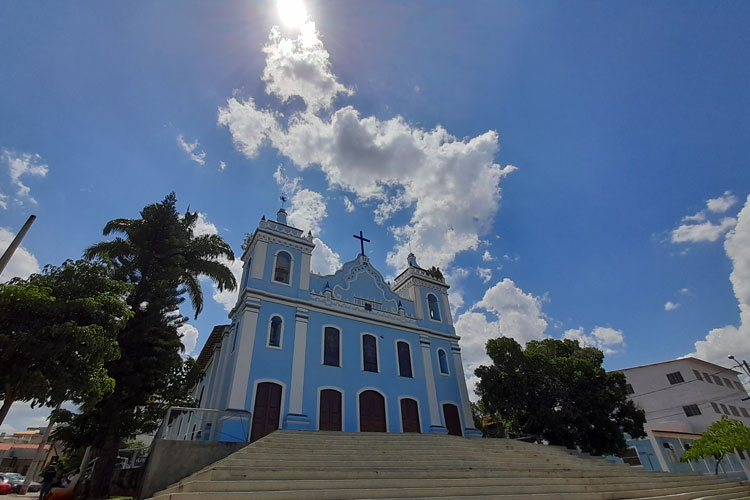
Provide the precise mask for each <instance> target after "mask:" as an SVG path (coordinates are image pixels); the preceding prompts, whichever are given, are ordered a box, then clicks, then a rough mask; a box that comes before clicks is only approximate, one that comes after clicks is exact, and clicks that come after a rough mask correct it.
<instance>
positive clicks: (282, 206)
mask: <svg viewBox="0 0 750 500" xmlns="http://www.w3.org/2000/svg"><path fill="white" fill-rule="evenodd" d="M279 198H280V199H281V208H284V203H286V195H284V194H282V195H281V196H280V197H279Z"/></svg>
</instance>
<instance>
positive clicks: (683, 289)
mask: <svg viewBox="0 0 750 500" xmlns="http://www.w3.org/2000/svg"><path fill="white" fill-rule="evenodd" d="M679 291H680V293H681V294H682V295H692V293H691V292H690V289H688V288H680V290H679Z"/></svg>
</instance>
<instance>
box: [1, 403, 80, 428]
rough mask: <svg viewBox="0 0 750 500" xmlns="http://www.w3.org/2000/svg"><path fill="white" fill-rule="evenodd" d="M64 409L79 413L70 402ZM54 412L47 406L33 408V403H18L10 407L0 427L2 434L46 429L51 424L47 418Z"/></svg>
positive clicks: (64, 405)
mask: <svg viewBox="0 0 750 500" xmlns="http://www.w3.org/2000/svg"><path fill="white" fill-rule="evenodd" d="M62 408H63V409H66V410H70V411H78V408H77V407H76V405H74V404H72V403H69V402H66V403H63V405H62ZM52 410H53V408H48V407H46V406H42V407H39V406H37V407H36V408H32V407H31V403H30V402H28V401H16V402H15V403H13V405H12V406H11V407H10V411H9V412H8V415H7V416H6V417H5V420H4V421H3V424H2V425H0V432H5V433H8V434H12V433H14V432H18V431H23V430H26V428H27V427H44V426H46V425H47V424H48V423H49V422H48V421H47V418H48V417H49V415H50V413H52Z"/></svg>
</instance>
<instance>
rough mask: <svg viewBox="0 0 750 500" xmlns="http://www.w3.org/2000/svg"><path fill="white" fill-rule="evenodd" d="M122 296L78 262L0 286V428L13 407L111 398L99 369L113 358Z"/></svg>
mask: <svg viewBox="0 0 750 500" xmlns="http://www.w3.org/2000/svg"><path fill="white" fill-rule="evenodd" d="M129 291H130V286H129V285H128V284H126V283H123V282H121V281H116V280H113V279H111V278H110V277H109V276H108V271H107V268H106V267H105V266H104V265H102V264H97V263H93V262H88V261H85V260H79V261H77V262H73V261H70V260H68V261H66V262H64V263H63V264H62V265H61V266H59V267H55V266H46V267H45V268H44V270H43V272H42V273H41V274H33V275H31V276H30V277H29V278H28V279H19V278H15V279H13V280H11V281H10V282H9V283H5V284H2V285H0V366H2V370H0V396H1V397H2V398H3V406H2V409H0V424H1V423H2V422H3V420H4V419H5V417H6V415H7V414H8V411H9V410H10V407H11V405H12V404H13V402H14V401H31V402H32V405H34V406H36V405H46V406H55V405H56V404H57V403H61V402H63V401H67V400H71V401H74V402H76V403H79V404H83V405H91V404H94V403H96V402H97V401H98V400H100V399H101V398H102V397H103V396H105V395H106V394H108V393H111V392H112V390H113V388H114V380H113V379H112V377H110V376H109V375H108V374H107V371H106V369H105V367H104V365H105V363H108V362H111V361H113V360H114V359H116V358H117V357H118V356H119V349H118V346H117V341H116V338H117V335H118V332H119V331H120V330H121V329H122V328H123V327H124V326H125V322H126V321H127V319H128V318H130V317H131V316H132V311H131V310H130V308H129V307H128V305H127V303H126V302H125V296H126V294H127V293H128V292H129Z"/></svg>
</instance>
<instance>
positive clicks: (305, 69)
mask: <svg viewBox="0 0 750 500" xmlns="http://www.w3.org/2000/svg"><path fill="white" fill-rule="evenodd" d="M263 52H265V54H266V67H265V69H264V71H263V81H264V82H266V93H268V94H275V95H276V96H278V97H279V99H280V100H281V102H286V101H288V100H289V99H291V98H292V97H294V96H298V97H300V98H302V100H303V101H304V102H305V104H306V105H307V108H308V109H309V110H310V111H312V112H317V111H318V110H320V109H328V108H330V107H331V104H333V100H334V99H335V98H336V96H337V95H338V94H345V95H351V94H353V91H352V90H350V89H347V88H346V87H345V86H343V85H342V84H341V83H339V82H338V81H337V80H336V76H335V75H334V74H333V73H332V72H331V62H330V60H329V54H328V51H327V50H326V48H325V47H324V46H323V42H322V41H321V40H320V38H319V37H318V32H317V31H316V29H315V23H314V22H312V21H309V22H307V23H305V24H303V25H302V26H301V27H300V34H299V37H298V38H297V39H296V40H291V39H288V38H283V37H282V36H281V30H279V28H278V27H277V26H274V27H273V28H272V29H271V33H270V34H269V36H268V44H267V45H266V46H265V47H263Z"/></svg>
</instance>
